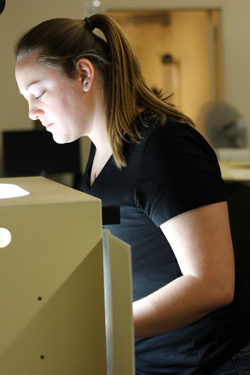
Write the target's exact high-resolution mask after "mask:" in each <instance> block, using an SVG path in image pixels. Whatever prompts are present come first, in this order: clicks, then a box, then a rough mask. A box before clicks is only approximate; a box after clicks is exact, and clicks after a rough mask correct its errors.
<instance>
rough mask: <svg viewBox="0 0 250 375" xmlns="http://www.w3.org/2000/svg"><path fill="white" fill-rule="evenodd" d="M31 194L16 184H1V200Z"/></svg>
mask: <svg viewBox="0 0 250 375" xmlns="http://www.w3.org/2000/svg"><path fill="white" fill-rule="evenodd" d="M28 194H29V192H28V191H26V190H24V189H22V188H20V187H19V186H17V185H14V184H0V199H5V198H17V197H23V196H25V195H28Z"/></svg>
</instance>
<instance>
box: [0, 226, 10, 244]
mask: <svg viewBox="0 0 250 375" xmlns="http://www.w3.org/2000/svg"><path fill="white" fill-rule="evenodd" d="M10 241H11V233H10V231H9V230H8V229H6V228H0V248H2V247H6V246H8V245H9V243H10Z"/></svg>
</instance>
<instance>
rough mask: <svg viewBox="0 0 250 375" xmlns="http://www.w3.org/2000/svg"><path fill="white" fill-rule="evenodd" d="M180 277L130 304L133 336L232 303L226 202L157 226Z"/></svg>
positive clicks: (191, 319) (183, 323) (179, 324)
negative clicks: (131, 306)
mask: <svg viewBox="0 0 250 375" xmlns="http://www.w3.org/2000/svg"><path fill="white" fill-rule="evenodd" d="M161 229H162V231H163V233H164V235H165V236H166V238H167V240H168V241H169V243H170V245H171V247H172V249H173V251H174V253H175V256H176V258H177V261H178V263H179V266H180V269H181V271H182V274H183V276H181V277H179V278H178V279H176V280H174V281H172V282H171V283H169V284H167V285H166V286H164V287H163V288H161V289H159V290H158V291H156V292H154V293H152V294H150V295H149V296H147V297H145V298H143V299H141V300H139V301H136V302H134V303H133V314H134V327H135V338H142V337H148V336H154V335H157V334H161V333H165V332H170V331H173V330H176V329H179V328H181V327H184V326H187V325H189V324H191V323H193V322H195V321H197V320H199V319H201V318H202V317H204V316H205V315H207V314H209V313H210V312H212V311H214V310H216V309H218V308H220V307H223V306H225V305H227V304H229V303H231V302H232V299H233V296H234V255H233V247H232V241H231V233H230V226H229V219H228V210H227V204H226V202H222V203H215V204H211V205H208V206H204V207H200V208H198V209H194V210H191V211H188V212H185V213H183V214H181V215H178V216H176V217H174V218H172V219H170V220H168V221H166V222H165V223H164V224H162V225H161Z"/></svg>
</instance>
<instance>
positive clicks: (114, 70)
mask: <svg viewBox="0 0 250 375" xmlns="http://www.w3.org/2000/svg"><path fill="white" fill-rule="evenodd" d="M89 19H90V22H91V24H92V26H93V28H97V29H100V30H101V31H102V32H103V34H104V36H105V38H106V41H104V40H103V39H101V38H99V37H98V36H96V35H95V34H94V33H93V32H92V31H91V28H90V27H89V25H88V24H87V22H85V21H84V20H73V19H65V18H56V19H52V20H48V21H45V22H43V23H41V24H39V25H38V26H36V27H34V28H33V29H31V30H30V31H28V32H27V33H26V34H24V36H23V37H21V38H20V39H19V41H18V42H17V44H16V47H15V56H16V58H18V56H21V55H27V54H30V53H34V52H38V53H39V57H38V62H39V63H40V64H43V65H46V66H48V67H53V68H55V69H57V70H59V71H60V72H62V73H63V74H64V75H66V76H67V77H68V78H70V79H73V78H75V75H76V69H75V66H76V63H77V61H78V60H79V59H80V58H88V59H89V60H90V61H91V62H92V64H93V65H94V66H95V67H96V68H97V69H99V71H100V72H101V73H102V75H103V79H104V90H105V96H106V132H107V136H108V140H109V143H110V145H111V147H112V151H113V156H114V160H115V162H116V165H117V166H118V167H119V168H120V167H122V166H126V159H125V157H124V155H123V143H124V141H125V140H126V141H130V142H139V141H140V132H139V129H138V127H137V122H136V117H137V116H138V112H137V107H145V108H150V109H151V110H152V111H153V112H154V113H155V114H157V115H159V116H160V117H161V119H162V123H164V122H165V121H166V116H168V117H171V118H175V119H177V120H179V121H181V122H187V123H189V124H190V125H194V124H193V122H192V120H190V119H189V118H188V117H187V116H185V115H184V114H182V113H181V112H179V111H178V110H177V109H176V108H175V107H174V106H173V105H172V104H170V103H169V102H168V98H163V97H162V96H159V97H157V96H156V95H155V94H154V93H153V92H152V91H151V90H150V89H149V88H148V87H147V85H146V83H145V80H144V78H143V76H142V72H141V67H140V63H139V59H138V56H137V53H136V51H135V50H134V48H133V46H132V44H131V42H130V41H129V39H128V38H127V36H126V34H125V33H124V31H123V30H122V28H121V27H120V26H119V25H118V24H117V23H116V22H115V21H114V20H113V19H112V18H110V17H108V16H106V15H103V14H96V15H93V16H92V17H90V18H89Z"/></svg>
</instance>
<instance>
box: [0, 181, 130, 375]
mask: <svg viewBox="0 0 250 375" xmlns="http://www.w3.org/2000/svg"><path fill="white" fill-rule="evenodd" d="M6 184H8V185H9V187H10V186H11V185H12V186H13V185H14V186H16V187H17V188H18V189H16V188H14V190H19V189H20V190H22V191H24V192H26V193H25V195H23V196H20V197H18V196H15V197H12V198H5V199H0V301H1V303H0V374H4V375H14V374H18V375H34V374H35V375H44V374H46V375H52V374H53V375H55V374H60V375H69V374H70V375H80V374H81V375H83V374H86V375H104V374H105V375H107V374H108V375H117V374H119V375H130V374H131V375H132V374H134V347H133V319H132V284H131V258H130V247H129V246H128V245H127V244H125V243H123V242H122V241H120V240H118V239H117V238H115V237H113V236H112V235H110V233H109V232H108V231H105V230H103V229H102V215H101V212H102V207H101V201H100V200H98V199H96V198H94V197H91V196H88V195H86V194H84V193H81V192H79V191H76V190H74V189H71V188H69V187H66V186H63V185H61V184H58V183H56V182H53V181H50V180H48V179H46V178H43V177H20V178H4V179H0V194H1V187H3V185H6Z"/></svg>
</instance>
